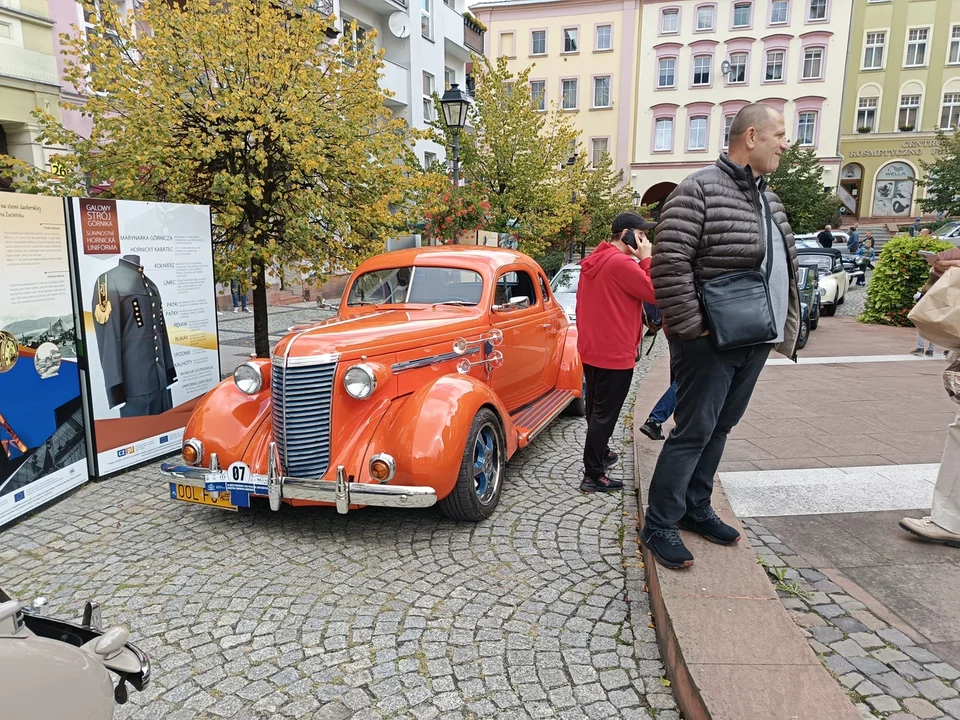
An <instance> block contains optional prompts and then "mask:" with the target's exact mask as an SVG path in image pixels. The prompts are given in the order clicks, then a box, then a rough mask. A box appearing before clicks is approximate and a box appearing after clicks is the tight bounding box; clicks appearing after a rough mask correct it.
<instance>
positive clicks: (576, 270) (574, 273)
mask: <svg viewBox="0 0 960 720" xmlns="http://www.w3.org/2000/svg"><path fill="white" fill-rule="evenodd" d="M579 284H580V266H579V265H577V264H576V263H572V264H570V265H564V266H563V267H562V268H560V270H559V271H558V272H557V274H556V275H554V276H553V280H551V281H550V289H551V290H552V291H553V295H554V297H556V298H557V302H558V303H560V307H562V308H563V311H564V312H565V313H566V314H567V320H569V321H570V322H572V323H576V322H577V286H578V285H579Z"/></svg>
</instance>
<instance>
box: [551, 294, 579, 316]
mask: <svg viewBox="0 0 960 720" xmlns="http://www.w3.org/2000/svg"><path fill="white" fill-rule="evenodd" d="M554 297H555V298H556V299H557V302H558V303H560V307H562V308H563V310H564V312H566V313H567V314H569V313H575V312H576V311H577V294H576V293H556V294H554Z"/></svg>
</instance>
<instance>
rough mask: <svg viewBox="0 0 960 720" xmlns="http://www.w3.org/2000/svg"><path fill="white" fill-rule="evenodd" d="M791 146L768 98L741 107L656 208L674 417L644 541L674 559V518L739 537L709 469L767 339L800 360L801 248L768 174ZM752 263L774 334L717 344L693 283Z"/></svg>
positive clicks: (665, 561)
mask: <svg viewBox="0 0 960 720" xmlns="http://www.w3.org/2000/svg"><path fill="white" fill-rule="evenodd" d="M788 147H789V144H788V142H787V139H786V130H785V128H784V123H783V116H782V115H781V114H780V113H779V112H778V111H777V110H776V109H774V108H772V107H770V106H768V105H762V104H757V103H755V104H752V105H747V106H746V107H744V108H743V109H742V110H741V111H740V112H739V113H738V114H737V116H736V118H734V121H733V124H732V125H731V127H730V149H729V151H728V152H727V153H725V154H723V155H721V156H720V158H719V159H718V160H717V162H716V164H715V165H711V166H710V167H706V168H703V169H702V170H698V171H697V172H695V173H693V174H692V175H690V176H689V177H688V178H687V179H686V180H684V181H683V182H682V183H681V184H680V185H679V186H678V187H677V188H676V190H674V191H673V193H672V194H671V195H670V197H669V198H667V201H666V203H665V204H664V206H663V210H662V212H661V213H660V224H659V226H658V228H657V237H656V246H655V247H654V251H653V264H652V269H651V276H652V278H653V286H654V291H655V292H656V296H657V304H658V305H659V307H660V312H661V313H662V314H663V320H664V330H665V331H666V335H667V339H668V342H669V344H670V362H671V370H672V372H673V376H674V379H675V380H676V382H677V409H676V411H675V412H674V419H675V421H676V427H675V428H674V430H673V431H672V432H671V433H670V437H669V438H667V440H666V442H665V443H664V446H663V450H662V451H661V452H660V457H659V460H658V462H657V468H656V470H655V471H654V474H653V478H652V480H651V484H650V492H649V494H648V498H647V512H646V518H645V522H644V526H643V531H642V533H641V539H642V541H643V543H644V545H646V546H647V547H648V548H649V549H650V550H651V551H652V552H653V554H654V556H655V557H656V558H657V560H658V561H659V562H660V563H661V564H662V565H664V566H666V567H669V568H681V567H689V566H690V565H692V564H693V555H691V554H690V552H689V550H687V548H686V546H685V545H684V544H683V541H682V540H681V539H680V534H679V532H678V531H677V528H678V527H679V528H680V529H682V530H687V531H690V532H694V533H696V534H698V535H701V536H703V537H705V538H706V539H708V540H710V541H712V542H715V543H719V544H721V545H732V544H733V543H735V542H737V541H738V540H739V539H740V534H739V533H738V532H737V531H736V530H734V529H733V528H732V527H730V526H729V525H727V524H726V523H724V522H723V521H722V520H720V518H718V517H717V515H716V513H715V512H714V511H713V508H712V507H711V504H710V496H711V494H712V493H713V478H714V475H715V474H716V472H717V468H718V466H719V465H720V459H721V457H722V456H723V448H724V445H725V444H726V440H727V435H728V434H729V433H730V431H731V430H732V429H733V427H734V426H735V425H736V424H737V423H738V422H739V421H740V418H741V417H743V414H744V412H745V411H746V409H747V405H748V404H749V402H750V396H751V395H752V394H753V388H754V386H755V385H756V382H757V379H758V378H759V376H760V371H761V370H763V366H764V363H765V362H766V360H767V356H768V355H769V354H770V350H771V348H774V347H775V348H776V350H777V351H778V352H780V353H782V354H784V355H786V356H787V357H788V358H790V359H795V358H796V346H797V337H798V335H799V329H800V293H799V290H798V288H797V270H798V265H797V252H796V248H795V246H794V243H793V231H792V230H791V229H790V225H789V223H788V222H787V217H786V214H785V213H784V210H783V205H782V204H781V203H780V200H779V198H777V196H776V195H775V194H774V193H773V192H771V191H770V190H768V189H767V184H766V181H765V180H764V179H763V176H764V175H765V174H768V173H771V172H773V171H774V170H776V169H777V167H778V165H779V164H780V154H781V153H782V152H783V151H784V150H786V149H787V148H788ZM763 198H765V199H766V203H764V202H763ZM767 219H770V220H771V222H770V223H769V225H768V224H767V222H766V220H767ZM768 227H769V228H770V231H771V233H772V235H773V237H772V238H771V241H772V248H773V253H772V263H770V264H768V263H767V262H765V260H766V257H765V256H766V254H767V240H768V239H767V237H766V233H767V228H768ZM768 268H769V270H768ZM758 269H762V270H763V271H764V272H766V273H767V282H768V287H769V289H770V302H771V309H772V311H773V317H774V324H775V325H776V328H777V332H778V336H777V339H776V340H775V341H774V343H773V344H768V343H764V344H759V345H751V346H748V347H742V348H737V349H733V350H724V351H719V350H717V349H716V347H715V346H714V344H713V341H712V339H711V338H710V337H709V330H708V328H707V326H706V323H705V320H704V316H703V311H702V308H701V306H700V301H699V299H698V294H697V290H698V287H699V286H700V285H701V284H702V283H704V282H706V281H709V280H712V279H714V278H716V277H719V276H720V275H723V274H724V273H729V272H736V271H742V270H758ZM762 302H766V300H765V299H764V300H762Z"/></svg>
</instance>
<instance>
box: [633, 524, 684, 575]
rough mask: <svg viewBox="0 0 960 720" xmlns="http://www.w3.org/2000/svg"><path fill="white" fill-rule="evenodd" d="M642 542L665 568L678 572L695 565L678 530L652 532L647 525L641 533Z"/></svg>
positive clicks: (668, 529) (669, 529)
mask: <svg viewBox="0 0 960 720" xmlns="http://www.w3.org/2000/svg"><path fill="white" fill-rule="evenodd" d="M640 542H642V543H643V544H644V546H645V547H647V548H649V549H650V552H652V553H653V556H654V557H655V558H656V559H657V562H658V563H660V564H661V565H663V566H664V567H665V568H670V569H671V570H678V569H680V568H687V567H690V566H691V565H693V555H691V554H690V551H689V550H687V546H686V545H684V544H683V540H681V539H680V533H679V532H678V531H677V529H676V528H667V529H665V530H660V529H656V530H652V529H651V528H650V526H649V525H645V526H644V528H643V530H641V531H640Z"/></svg>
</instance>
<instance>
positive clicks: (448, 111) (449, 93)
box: [440, 83, 473, 187]
mask: <svg viewBox="0 0 960 720" xmlns="http://www.w3.org/2000/svg"><path fill="white" fill-rule="evenodd" d="M472 103H473V100H471V99H470V96H469V95H467V94H466V93H465V92H464V91H463V90H461V89H460V86H459V85H458V84H457V83H452V84H451V85H450V88H449V89H448V90H446V91H445V92H444V93H443V97H442V98H440V106H441V107H442V108H443V120H444V122H445V123H446V125H447V129H448V130H450V132H451V134H452V135H453V186H454V187H460V131H461V130H463V126H464V125H466V123H467V112H468V109H469V107H470V105H471V104H472Z"/></svg>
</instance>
